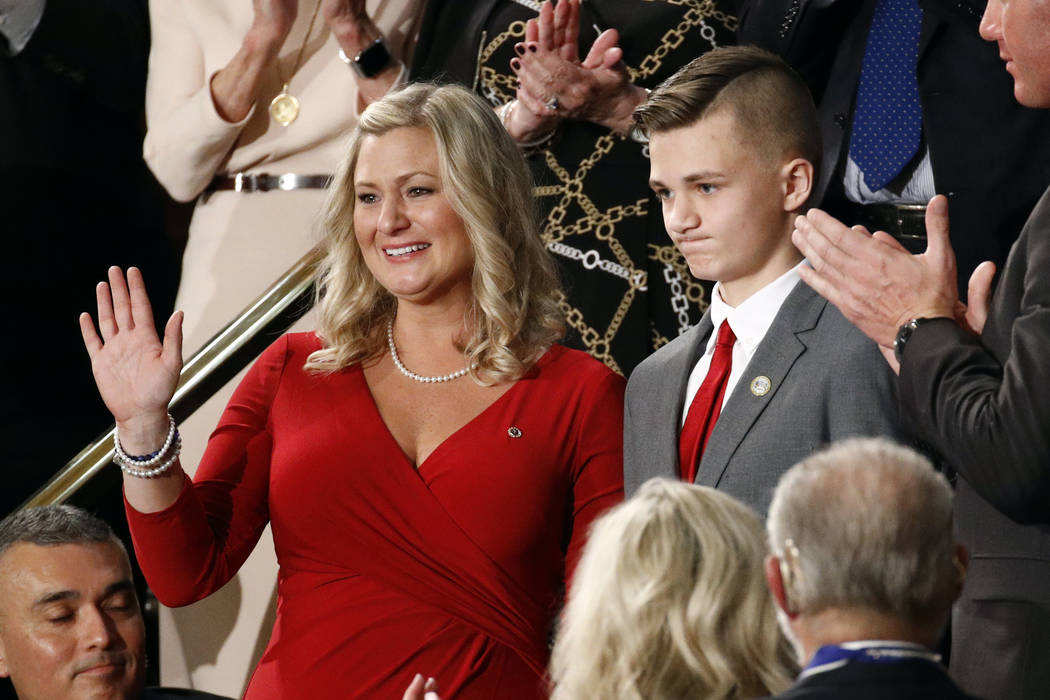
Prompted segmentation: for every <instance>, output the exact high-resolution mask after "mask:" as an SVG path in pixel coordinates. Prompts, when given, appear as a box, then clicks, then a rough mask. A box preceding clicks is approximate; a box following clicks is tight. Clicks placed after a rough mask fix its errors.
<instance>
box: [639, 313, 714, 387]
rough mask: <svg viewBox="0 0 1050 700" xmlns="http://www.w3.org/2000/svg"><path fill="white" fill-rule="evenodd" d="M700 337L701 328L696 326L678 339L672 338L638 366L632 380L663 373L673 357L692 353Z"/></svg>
mask: <svg viewBox="0 0 1050 700" xmlns="http://www.w3.org/2000/svg"><path fill="white" fill-rule="evenodd" d="M699 335H700V326H699V325H695V326H692V327H691V328H689V330H687V331H686V332H685V333H682V334H681V335H679V336H677V337H676V338H672V339H671V340H670V341H668V342H667V343H664V344H663V345H661V346H660V347H659V348H657V349H656V350H655V351H654V352H653V353H652V354H651V355H649V356H648V357H646V358H645V359H644V360H642V361H641V362H639V363H638V366H637V367H635V368H634V371H633V372H631V379H632V380H633V379H634V378H635V377H644V376H646V375H647V374H649V373H651V372H654V371H661V370H662V368H663V366H664V364H665V363H666V362H667V361H668V360H669V359H671V358H672V357H675V356H677V355H678V354H679V353H683V352H690V351H691V348H692V347H693V345H694V344H695V343H697V342H699V340H700V338H699Z"/></svg>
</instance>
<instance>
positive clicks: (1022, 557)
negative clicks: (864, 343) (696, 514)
mask: <svg viewBox="0 0 1050 700" xmlns="http://www.w3.org/2000/svg"><path fill="white" fill-rule="evenodd" d="M980 31H981V35H982V36H983V37H984V38H985V39H987V40H989V41H996V42H997V43H998V46H999V55H1000V56H1001V57H1002V59H1003V60H1005V61H1006V70H1007V72H1008V73H1009V74H1010V75H1011V76H1012V77H1013V80H1014V95H1015V97H1016V98H1017V100H1018V101H1019V102H1020V103H1022V104H1024V105H1028V106H1030V107H1042V108H1050V5H1048V4H1047V3H1046V2H1044V1H1043V0H1010V2H1009V3H1005V2H1002V0H990V1H989V3H988V6H987V9H986V11H985V14H984V17H983V19H982V20H981V26H980ZM998 128H1002V129H1007V128H1009V124H1004V125H1002V126H1001V127H998ZM992 136H994V134H991V133H989V137H990V138H991V137H992ZM976 172H980V169H978V170H977V171H976ZM1048 179H1050V178H1048ZM926 225H927V229H928V231H929V239H930V240H929V247H928V249H927V251H926V253H925V254H923V255H916V256H911V255H908V254H907V253H906V251H904V250H902V249H900V248H899V247H897V246H895V245H894V244H893V241H892V239H890V238H889V237H888V236H886V235H885V234H882V233H876V234H875V235H874V236H868V235H867V233H866V232H864V231H860V230H856V229H850V228H847V227H846V226H845V225H843V224H841V223H840V222H838V221H836V220H834V219H833V218H831V217H830V216H828V215H827V214H825V213H824V212H820V211H816V210H814V211H811V212H810V213H809V214H808V215H807V217H806V218H800V219H799V220H798V221H797V223H796V227H797V229H796V232H795V234H794V236H793V239H794V241H795V242H796V244H797V245H798V246H799V247H800V249H801V250H802V251H803V252H804V253H805V254H806V256H807V257H808V258H809V260H810V262H811V264H812V266H813V268H812V269H811V270H802V271H801V275H802V278H803V279H804V280H805V281H806V282H808V283H809V284H810V285H811V286H813V287H814V288H815V289H816V290H817V291H819V292H820V293H821V294H822V295H824V296H825V297H827V298H828V299H829V300H830V301H831V302H833V303H834V304H835V305H836V306H838V308H839V309H841V310H842V312H843V314H844V315H845V316H846V317H847V318H849V319H850V320H851V321H853V322H854V323H855V324H856V325H857V326H858V327H859V328H860V329H861V330H862V331H864V332H865V333H866V334H867V335H868V336H869V337H870V338H872V339H873V340H875V341H876V342H878V343H879V344H880V345H882V346H883V348H884V354H886V355H887V357H888V359H890V360H891V362H893V363H898V362H899V373H900V388H901V401H902V406H903V410H904V412H905V416H906V419H908V420H909V421H910V423H911V424H912V425H913V426H914V428H915V429H916V430H917V431H918V432H919V433H920V434H921V436H922V437H923V438H924V439H925V440H927V441H928V442H929V443H930V444H932V445H933V446H934V447H935V448H936V449H937V450H938V451H940V452H941V453H942V454H943V455H944V456H945V457H947V459H948V461H949V462H950V463H951V465H952V466H953V467H954V468H955V469H956V470H958V473H959V481H958V484H957V497H956V519H957V520H958V522H959V531H960V536H961V538H962V541H963V542H964V543H965V544H966V546H967V547H968V548H969V549H970V551H971V552H972V553H973V565H972V567H971V570H970V581H969V582H968V585H967V588H966V591H965V592H964V594H963V598H962V600H961V602H960V604H959V605H958V607H957V608H956V611H955V617H954V618H953V630H952V659H951V669H952V673H953V675H954V676H955V677H956V678H957V679H959V680H960V683H961V684H962V686H963V687H964V688H966V689H967V690H969V691H970V692H976V693H978V694H980V695H986V696H989V697H995V698H1007V697H1009V698H1030V697H1046V694H1047V692H1048V691H1050V664H1047V663H1045V662H1044V661H1045V659H1046V657H1047V654H1048V653H1050V585H1047V582H1048V581H1050V505H1048V504H1050V429H1048V426H1050V400H1047V399H1046V398H1044V396H1043V393H1044V392H1043V387H1044V386H1045V385H1046V382H1047V380H1048V375H1050V362H1048V361H1047V354H1048V352H1050V190H1048V191H1047V192H1046V193H1045V194H1044V195H1043V197H1042V199H1041V200H1040V201H1039V204H1038V205H1037V206H1036V208H1035V210H1034V211H1033V212H1032V213H1031V215H1030V216H1029V218H1028V221H1027V223H1026V224H1025V226H1024V228H1023V229H1022V231H1021V235H1020V237H1019V238H1018V240H1017V242H1016V243H1015V244H1014V247H1013V249H1012V250H1011V252H1010V256H1009V258H1008V260H1007V262H1006V266H1005V268H1004V271H1003V275H1002V278H1001V279H1000V280H999V283H998V286H997V288H996V290H995V295H994V298H993V299H992V302H991V306H990V308H989V307H988V305H987V300H986V291H987V290H985V293H981V294H977V295H974V294H973V293H972V292H971V298H970V307H969V309H967V308H965V307H963V306H962V305H961V304H960V303H959V301H958V296H957V293H956V284H955V260H954V256H953V254H952V248H951V245H950V244H949V242H948V211H947V207H946V202H945V200H944V198H943V197H938V198H936V199H934V200H933V201H931V202H930V207H929V209H928V211H927V215H926ZM953 225H954V222H953ZM891 348H892V349H891ZM894 355H895V357H894Z"/></svg>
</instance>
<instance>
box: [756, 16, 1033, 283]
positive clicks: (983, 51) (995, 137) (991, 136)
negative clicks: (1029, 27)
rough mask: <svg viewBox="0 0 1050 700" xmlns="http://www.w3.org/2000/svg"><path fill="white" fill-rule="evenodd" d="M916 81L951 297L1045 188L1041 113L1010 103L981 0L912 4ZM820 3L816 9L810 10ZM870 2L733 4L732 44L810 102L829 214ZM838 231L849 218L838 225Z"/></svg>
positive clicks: (1000, 246)
mask: <svg viewBox="0 0 1050 700" xmlns="http://www.w3.org/2000/svg"><path fill="white" fill-rule="evenodd" d="M919 3H920V5H921V6H922V8H923V13H924V14H923V24H922V30H921V34H920V46H919V64H918V79H919V92H920V99H921V102H922V114H923V126H924V135H925V138H926V142H927V144H928V146H929V149H930V157H931V162H932V165H933V177H934V183H935V185H936V189H937V192H938V193H940V194H944V195H947V197H948V205H949V209H950V214H951V221H952V229H951V230H952V245H953V246H954V248H955V252H956V255H957V257H958V260H959V278H960V280H961V281H962V284H961V285H960V289H961V290H962V291H963V292H964V293H965V290H966V280H968V279H969V275H970V273H971V272H972V271H973V268H974V267H976V266H977V264H978V263H980V262H981V261H983V260H994V261H995V262H996V264H998V265H1001V264H1002V262H1003V261H1004V260H1005V259H1006V256H1007V253H1008V252H1009V250H1010V245H1011V244H1012V243H1013V241H1014V240H1015V239H1016V238H1017V234H1018V232H1019V231H1020V230H1021V225H1022V224H1023V222H1024V220H1025V218H1026V217H1027V215H1028V212H1029V211H1031V209H1032V206H1034V204H1035V202H1036V200H1037V199H1038V198H1039V195H1040V193H1041V192H1042V191H1043V188H1044V187H1045V186H1046V183H1047V182H1050V114H1047V113H1046V112H1045V111H1041V110H1033V109H1028V108H1025V107H1022V106H1020V105H1019V104H1018V103H1017V101H1016V100H1015V99H1014V97H1013V79H1012V78H1011V77H1010V76H1009V75H1008V74H1007V73H1006V71H1004V70H1003V66H1002V61H1001V60H1000V59H999V55H998V49H997V48H996V46H995V44H994V43H989V42H986V41H984V40H982V39H981V38H980V36H978V33H977V25H978V22H979V21H980V17H981V14H982V13H983V12H984V5H985V2H984V0H919ZM821 5H825V7H821ZM874 7H875V0H741V9H740V26H739V32H738V35H739V38H740V40H741V42H742V43H753V44H758V45H759V46H762V47H764V48H766V49H769V50H770V51H773V52H774V53H777V54H780V55H781V56H783V57H784V58H785V59H786V60H787V61H788V63H790V64H791V65H792V66H794V67H795V68H796V69H797V70H798V71H799V72H800V73H802V75H803V77H804V78H805V79H806V81H807V82H808V83H809V84H810V87H811V89H812V90H813V92H814V95H815V97H816V99H817V105H818V111H819V117H820V125H821V134H822V137H823V141H824V161H823V163H822V164H821V174H820V177H819V183H818V189H817V193H816V196H815V197H814V199H813V201H821V200H820V198H821V197H823V202H822V206H824V207H825V208H827V209H829V210H831V211H832V213H834V211H835V209H836V205H837V203H839V202H841V201H844V198H845V195H844V194H842V172H843V169H844V166H845V162H846V158H847V154H848V150H849V131H850V128H851V125H852V122H853V105H854V98H855V95H856V90H857V82H858V80H859V78H860V66H861V61H862V59H863V56H864V47H865V44H866V42H867V35H868V27H869V25H870V23H871V16H872V13H873V11H874ZM847 223H849V222H847Z"/></svg>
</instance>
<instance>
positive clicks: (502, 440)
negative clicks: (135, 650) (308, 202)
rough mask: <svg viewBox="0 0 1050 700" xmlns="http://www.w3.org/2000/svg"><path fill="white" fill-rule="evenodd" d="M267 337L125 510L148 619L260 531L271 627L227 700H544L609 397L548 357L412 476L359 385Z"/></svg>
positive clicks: (197, 586)
mask: <svg viewBox="0 0 1050 700" xmlns="http://www.w3.org/2000/svg"><path fill="white" fill-rule="evenodd" d="M319 347H320V344H319V341H318V340H317V338H316V337H315V336H314V335H313V334H293V335H287V336H284V337H283V338H282V339H280V340H279V341H278V342H276V343H275V344H274V345H272V346H271V347H270V348H269V349H268V350H267V351H266V352H265V353H263V355H262V357H260V359H259V360H258V362H256V364H255V365H254V366H253V367H252V369H251V370H250V372H249V373H248V375H247V377H245V379H244V381H243V382H242V383H241V385H240V387H238V389H237V391H236V393H235V394H234V396H233V399H232V400H231V401H230V404H229V406H227V408H226V411H225V413H224V414H223V417H222V420H221V421H220V423H219V427H218V428H217V429H216V430H215V433H214V434H213V435H212V437H211V440H210V441H209V443H208V449H207V451H206V453H205V456H204V459H203V460H202V462H201V465H200V467H199V469H198V470H197V473H196V478H195V481H194V482H193V483H192V484H191V483H190V482H189V480H188V479H187V487H186V488H184V489H183V492H182V494H181V495H180V496H179V498H178V500H177V501H176V502H175V503H174V504H173V505H172V506H171V507H169V508H168V509H166V510H164V511H161V512H159V513H153V514H143V513H139V512H137V511H135V510H134V509H133V508H131V507H130V506H128V508H127V510H128V520H129V522H130V525H131V531H132V536H133V539H134V543H135V552H136V554H137V555H138V559H139V563H140V565H141V566H142V569H143V571H144V572H145V574H146V578H147V579H148V581H149V583H150V586H151V587H152V588H153V591H154V592H155V593H156V595H157V597H158V598H159V599H160V600H161V602H163V603H165V604H167V605H173V606H177V605H185V604H188V603H191V602H194V601H197V600H200V599H201V598H203V597H205V596H207V595H208V594H209V593H212V592H213V591H215V590H217V589H218V588H220V587H221V586H222V585H223V584H225V583H226V582H227V581H228V580H229V579H230V578H231V577H232V576H233V575H234V574H235V573H236V571H237V569H238V568H239V567H240V565H241V564H242V563H243V562H244V559H245V558H246V557H247V556H248V554H249V553H250V552H251V550H252V548H253V547H254V545H255V543H256V541H257V540H258V538H259V535H260V533H261V532H262V530H263V528H264V527H265V525H266V523H267V521H269V522H271V523H272V526H273V528H272V529H273V538H274V545H275V548H276V551H277V559H278V562H279V564H280V572H279V574H278V602H277V620H276V622H275V624H274V630H273V635H272V637H271V639H270V643H269V646H268V647H267V649H266V652H265V654H264V655H263V657H262V660H261V661H260V662H259V666H258V668H256V670H255V673H254V675H253V676H252V680H251V683H250V684H249V687H248V691H247V693H246V696H245V697H247V698H251V699H252V700H258V699H260V698H400V697H401V695H402V693H403V692H404V690H405V688H406V687H407V686H408V684H409V682H411V679H412V677H413V675H414V674H415V673H417V672H419V673H422V674H424V675H432V676H434V677H436V678H437V679H438V683H439V685H440V688H441V694H442V697H443V698H446V699H452V698H460V699H468V698H470V699H473V698H477V699H479V700H480V699H485V700H489V699H491V698H507V699H509V700H517V699H519V698H522V699H529V698H543V697H546V691H545V681H544V673H545V668H546V664H547V658H548V640H549V638H550V634H551V626H552V623H553V621H554V618H555V614H556V612H557V610H558V609H559V607H560V605H561V602H562V595H563V581H564V577H565V572H566V570H569V571H571V569H572V566H573V565H574V564H575V561H576V558H577V557H578V555H579V552H580V549H581V547H582V545H583V540H584V537H585V535H586V532H587V528H588V526H589V524H590V522H591V521H592V520H593V519H594V518H595V517H596V516H597V515H599V514H600V513H601V512H602V511H604V510H605V509H606V508H608V507H609V506H611V505H613V504H614V503H616V502H618V501H619V500H620V499H622V497H623V476H622V449H621V445H622V424H623V423H622V415H623V389H624V381H623V379H622V378H621V377H620V376H619V375H616V374H614V373H612V372H610V371H609V370H608V369H606V368H605V367H604V366H603V365H602V364H600V363H599V362H597V361H595V360H593V359H592V358H590V357H589V356H587V355H585V354H584V353H581V352H577V351H575V350H569V349H567V348H564V347H561V346H555V347H554V348H552V349H551V350H550V351H549V352H547V354H546V355H544V356H543V358H542V359H541V360H540V362H539V363H537V366H536V368H534V370H533V371H532V372H530V374H529V375H527V376H526V377H525V378H523V379H521V380H520V381H518V382H517V383H516V384H515V385H514V386H512V387H511V388H510V389H509V390H508V391H507V392H506V393H504V394H503V395H502V396H501V397H500V398H498V399H497V400H496V401H495V402H494V403H492V405H490V406H489V407H488V408H486V409H485V410H484V411H483V412H482V413H481V414H480V415H479V416H477V417H476V418H474V419H473V420H471V421H470V422H469V423H467V424H466V425H465V426H463V427H462V428H460V429H459V430H458V431H457V432H456V433H454V434H453V435H451V436H450V437H449V438H447V439H446V440H445V441H444V442H443V443H441V444H440V445H439V446H438V447H437V449H435V450H434V452H433V453H432V454H431V455H430V456H429V457H428V458H427V459H426V460H425V461H424V462H423V463H422V464H421V465H419V467H418V469H417V468H415V467H414V465H413V464H412V463H410V462H409V460H408V458H407V457H405V455H404V453H403V452H402V451H401V449H400V448H399V447H398V445H397V443H396V442H395V440H394V438H393V436H392V435H391V434H390V432H389V431H388V430H387V428H386V425H385V424H384V423H383V421H382V419H381V418H380V415H379V411H378V409H377V408H376V405H375V403H374V401H373V399H372V395H371V393H370V392H369V389H368V386H367V384H366V383H365V379H364V374H363V373H362V372H361V369H360V368H359V367H356V366H355V367H352V368H349V369H346V370H343V371H340V372H337V373H335V374H331V375H318V374H310V373H307V372H305V371H303V369H302V366H303V364H304V363H305V362H306V359H307V356H308V355H309V354H310V353H311V352H312V351H314V350H316V349H318V348H319Z"/></svg>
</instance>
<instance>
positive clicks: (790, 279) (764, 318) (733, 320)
mask: <svg viewBox="0 0 1050 700" xmlns="http://www.w3.org/2000/svg"><path fill="white" fill-rule="evenodd" d="M805 264H806V263H805V262H801V263H799V265H805ZM798 283H799V276H798V266H797V265H796V266H795V267H793V268H791V269H790V270H788V271H787V272H785V273H784V274H783V275H781V276H780V277H778V278H777V279H775V280H773V281H772V282H770V283H769V284H767V285H766V286H765V287H763V288H762V289H760V290H758V291H757V292H755V293H754V294H752V295H751V296H749V297H748V298H747V299H745V300H744V302H743V303H742V304H740V306H737V307H736V308H734V307H732V306H730V305H729V304H727V303H726V302H725V301H723V299H722V292H721V289H720V286H721V285H719V284H716V285H715V287H714V289H713V290H712V292H711V308H710V312H711V323H713V324H714V330H713V331H712V332H711V337H710V338H708V340H707V349H706V350H705V351H704V354H703V355H702V356H701V357H700V360H699V361H698V362H697V363H696V366H694V367H693V371H692V372H690V373H689V381H688V382H687V383H686V390H685V405H684V407H683V409H682V423H683V424H684V423H685V418H686V415H688V413H689V406H690V404H692V403H693V397H694V396H696V392H697V391H699V390H700V385H701V384H703V383H704V377H706V376H707V370H708V369H709V368H710V367H711V358H712V356H713V355H714V352H715V340H716V339H717V337H718V329H719V327H720V326H721V325H722V322H723V321H728V322H729V327H730V328H732V329H733V334H734V335H736V343H735V344H734V345H733V367H732V369H731V370H730V372H729V379H728V383H727V384H726V393H725V397H724V398H723V399H722V406H723V407H724V406H725V405H726V404H725V402H726V401H728V400H729V397H730V395H731V394H732V393H733V389H734V388H735V387H736V385H737V383H738V382H739V381H740V377H741V375H743V373H744V369H745V368H746V367H747V365H748V363H749V362H751V358H752V357H753V356H754V354H755V350H757V349H758V345H759V343H761V342H762V339H763V338H765V337H766V331H768V330H769V326H770V325H772V323H773V319H774V318H776V316H777V314H778V313H779V312H780V307H781V306H783V304H784V300H785V299H787V297H788V294H790V293H791V290H792V289H794V288H795V285H796V284H798Z"/></svg>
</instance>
